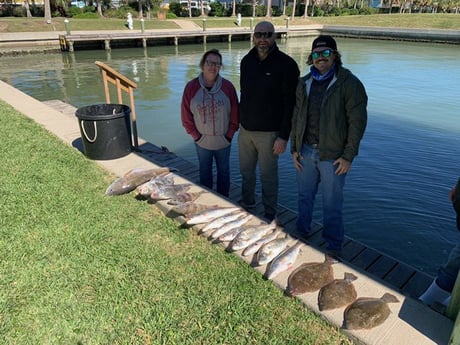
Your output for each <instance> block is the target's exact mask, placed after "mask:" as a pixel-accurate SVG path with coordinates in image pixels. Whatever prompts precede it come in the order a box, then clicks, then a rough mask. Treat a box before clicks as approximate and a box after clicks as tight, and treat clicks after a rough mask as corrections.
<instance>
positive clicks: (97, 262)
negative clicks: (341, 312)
mask: <svg viewBox="0 0 460 345" xmlns="http://www.w3.org/2000/svg"><path fill="white" fill-rule="evenodd" d="M0 117H1V118H2V121H1V122H0V136H1V138H2V143H3V148H2V151H1V155H0V158H1V161H2V169H1V170H0V180H1V184H0V198H1V200H2V202H1V203H0V214H1V218H0V253H1V255H0V260H1V267H2V269H1V271H0V334H1V338H2V344H85V345H87V344H88V345H89V344H95V345H96V344H97V345H101V344H283V345H285V344H296V345H297V344H321V345H323V344H331V345H332V344H333V345H336V344H352V342H351V341H350V340H348V339H347V338H346V337H345V336H344V335H343V334H341V332H340V331H339V330H338V329H336V328H335V327H333V326H330V325H328V324H327V323H326V322H324V321H323V320H322V319H320V318H319V317H318V316H316V315H314V314H313V313H311V312H309V311H308V310H307V309H306V307H305V306H303V305H302V304H301V303H300V302H299V301H298V300H296V299H292V298H287V297H285V296H284V295H283V292H282V291H281V290H279V289H278V288H276V287H275V286H274V285H273V284H272V283H271V282H270V281H266V280H264V279H263V278H262V276H261V274H260V273H259V272H257V271H255V270H254V269H252V268H251V267H250V266H249V265H247V264H246V263H245V262H243V261H242V260H240V259H239V258H238V257H237V256H235V255H233V254H230V253H226V252H225V251H224V250H223V249H222V248H221V247H219V246H216V245H213V244H211V243H210V242H208V241H207V240H206V239H205V238H203V237H200V236H198V235H196V234H195V233H194V232H193V231H192V230H186V229H182V228H180V227H179V225H178V223H176V222H175V221H174V220H172V219H169V218H167V217H165V216H164V215H163V214H162V213H160V212H159V211H158V210H157V209H156V208H155V206H153V205H150V204H148V203H146V202H143V201H139V200H137V199H135V198H134V196H133V195H132V194H128V195H122V196H118V197H108V196H105V195H104V191H105V189H106V188H107V186H108V185H109V184H110V183H111V182H112V181H113V180H114V178H115V176H113V175H110V174H108V173H107V172H106V171H105V170H103V169H102V168H100V167H99V166H98V165H97V164H95V163H94V162H93V161H90V160H88V159H86V158H85V157H84V156H83V155H82V154H81V153H79V152H78V151H76V150H75V149H74V148H71V147H69V146H67V145H65V144H64V143H62V142H61V141H60V140H59V139H57V138H56V137H55V136H53V135H51V134H50V133H48V132H47V131H46V130H44V129H43V128H42V127H40V126H38V125H37V124H35V123H34V122H33V121H32V120H30V119H28V118H26V117H24V116H23V115H22V114H20V113H18V112H17V111H15V110H14V109H12V108H11V107H10V106H9V105H6V104H5V103H3V102H0Z"/></svg>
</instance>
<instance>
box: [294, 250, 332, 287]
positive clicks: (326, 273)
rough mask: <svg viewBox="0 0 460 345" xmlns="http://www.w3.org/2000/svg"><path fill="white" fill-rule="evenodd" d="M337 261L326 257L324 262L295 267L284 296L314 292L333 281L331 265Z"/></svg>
mask: <svg viewBox="0 0 460 345" xmlns="http://www.w3.org/2000/svg"><path fill="white" fill-rule="evenodd" d="M337 262H338V261H337V260H335V259H334V258H332V257H331V256H329V255H326V259H325V260H324V262H309V263H305V264H302V265H300V266H299V267H297V268H296V269H295V270H294V271H292V273H291V274H290V275H289V277H288V285H287V288H286V294H287V295H288V296H297V295H301V294H304V293H307V292H314V291H316V290H319V289H321V288H322V287H323V286H324V285H326V284H328V283H330V282H331V281H333V280H334V273H333V270H332V264H335V263H337Z"/></svg>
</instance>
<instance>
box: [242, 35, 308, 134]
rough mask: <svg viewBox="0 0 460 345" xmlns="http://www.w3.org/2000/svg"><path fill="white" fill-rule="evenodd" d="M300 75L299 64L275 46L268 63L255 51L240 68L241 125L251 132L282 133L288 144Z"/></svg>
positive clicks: (253, 49) (245, 57)
mask: <svg viewBox="0 0 460 345" xmlns="http://www.w3.org/2000/svg"><path fill="white" fill-rule="evenodd" d="M299 74H300V71H299V67H298V66H297V63H296V62H295V61H294V59H292V58H291V57H290V56H288V55H287V54H285V53H283V52H282V51H280V50H279V48H278V46H277V45H276V43H275V46H274V47H273V49H272V51H271V52H270V53H269V54H268V56H267V57H266V58H265V60H263V61H260V60H259V57H258V55H257V50H256V48H255V47H254V48H252V49H251V50H250V51H249V52H248V54H247V55H246V56H244V57H243V59H242V60H241V65H240V87H241V95H240V122H241V125H242V126H243V128H244V129H246V130H248V131H262V132H279V134H278V136H279V137H280V138H282V139H285V140H288V139H289V133H290V131H291V118H292V111H293V108H294V104H295V90H296V85H297V79H298V77H299Z"/></svg>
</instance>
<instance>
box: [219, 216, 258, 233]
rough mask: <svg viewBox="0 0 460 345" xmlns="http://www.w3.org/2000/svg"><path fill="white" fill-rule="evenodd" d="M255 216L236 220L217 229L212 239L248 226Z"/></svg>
mask: <svg viewBox="0 0 460 345" xmlns="http://www.w3.org/2000/svg"><path fill="white" fill-rule="evenodd" d="M252 217H253V215H252V214H248V215H246V216H243V217H241V218H238V219H235V220H233V221H231V222H228V223H225V224H223V225H222V226H221V227H219V228H217V229H216V231H214V232H213V233H212V234H211V238H214V239H216V238H218V237H219V236H220V235H223V234H225V233H226V232H227V231H230V230H232V229H233V228H239V227H240V226H242V225H244V224H246V223H247V222H249V221H250V220H251V219H252Z"/></svg>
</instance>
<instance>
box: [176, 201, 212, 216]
mask: <svg viewBox="0 0 460 345" xmlns="http://www.w3.org/2000/svg"><path fill="white" fill-rule="evenodd" d="M217 207H219V205H207V204H199V203H196V202H184V203H182V204H177V205H174V206H173V208H172V209H171V210H172V211H173V212H176V213H178V214H182V215H184V216H186V215H189V214H194V213H198V212H202V211H204V210H209V209H211V208H217Z"/></svg>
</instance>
